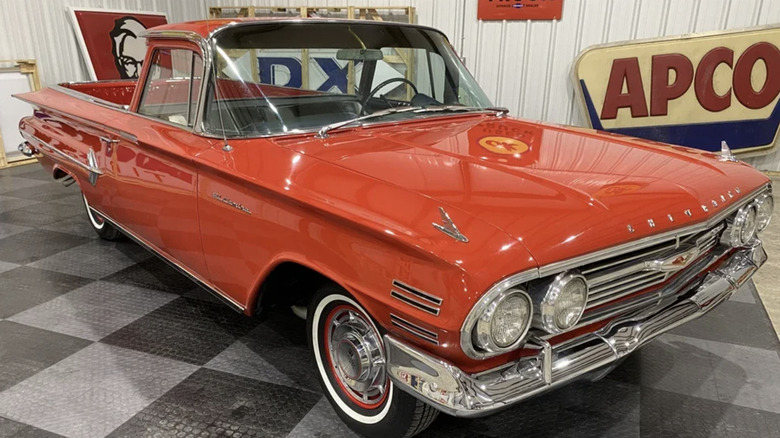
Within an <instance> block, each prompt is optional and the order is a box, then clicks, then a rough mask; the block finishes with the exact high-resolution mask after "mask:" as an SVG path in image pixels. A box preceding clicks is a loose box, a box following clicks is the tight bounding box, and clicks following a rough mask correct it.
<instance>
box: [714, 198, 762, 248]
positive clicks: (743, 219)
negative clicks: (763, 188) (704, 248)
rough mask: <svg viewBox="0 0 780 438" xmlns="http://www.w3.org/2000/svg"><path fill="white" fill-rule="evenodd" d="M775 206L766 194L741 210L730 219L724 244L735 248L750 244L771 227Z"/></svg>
mask: <svg viewBox="0 0 780 438" xmlns="http://www.w3.org/2000/svg"><path fill="white" fill-rule="evenodd" d="M774 206H775V201H774V198H773V197H772V195H771V194H769V193H765V194H763V195H761V196H759V197H758V198H756V199H755V201H753V202H751V203H750V204H747V205H745V206H743V207H742V208H740V209H739V210H738V211H737V214H736V215H734V217H733V218H731V219H729V222H728V226H727V227H726V231H725V232H724V233H723V237H722V241H723V243H726V244H728V245H731V246H734V247H738V246H745V245H748V244H750V242H752V241H753V240H754V239H755V238H756V235H757V234H758V233H759V232H761V231H763V230H765V229H766V227H767V226H768V225H769V222H770V221H771V220H772V210H774Z"/></svg>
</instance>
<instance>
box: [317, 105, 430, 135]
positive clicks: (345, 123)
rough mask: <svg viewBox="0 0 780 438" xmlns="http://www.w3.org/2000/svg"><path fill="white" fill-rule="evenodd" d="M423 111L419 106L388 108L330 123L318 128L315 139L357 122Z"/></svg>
mask: <svg viewBox="0 0 780 438" xmlns="http://www.w3.org/2000/svg"><path fill="white" fill-rule="evenodd" d="M421 109H423V108H422V107H419V106H405V107H402V108H388V109H386V110H382V111H377V112H375V113H371V114H367V115H365V116H360V117H355V118H354V119H349V120H344V121H342V122H336V123H331V124H330V125H325V126H323V127H322V128H320V130H319V131H317V138H328V132H330V131H332V130H334V129H338V128H343V127H345V126H349V125H352V124H354V123H357V122H362V121H363V120H369V119H375V118H377V117H382V116H386V115H389V114H398V113H408V112H412V111H417V110H421Z"/></svg>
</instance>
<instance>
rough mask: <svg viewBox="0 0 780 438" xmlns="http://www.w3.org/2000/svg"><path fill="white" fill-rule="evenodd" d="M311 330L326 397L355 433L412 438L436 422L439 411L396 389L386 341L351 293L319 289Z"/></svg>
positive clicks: (310, 313) (313, 304)
mask: <svg viewBox="0 0 780 438" xmlns="http://www.w3.org/2000/svg"><path fill="white" fill-rule="evenodd" d="M307 327H308V337H309V347H310V348H311V350H312V353H313V354H314V361H315V363H316V365H317V371H318V376H319V379H320V384H321V386H322V389H323V391H324V392H325V396H326V397H328V400H329V401H330V403H331V405H333V408H334V409H335V410H336V413H337V414H338V415H339V417H341V419H342V421H344V423H346V424H347V426H349V427H350V428H351V429H352V430H354V431H355V432H357V433H359V434H361V435H365V436H370V437H374V436H381V437H383V438H395V437H398V438H401V437H411V436H414V435H415V434H417V433H419V432H421V431H422V430H424V429H425V428H426V427H428V426H429V425H430V424H431V423H432V422H433V420H434V419H436V416H437V415H438V413H439V411H437V410H436V409H434V408H433V407H431V406H429V405H427V404H425V403H423V402H421V401H419V400H417V399H416V398H414V397H412V396H411V395H409V394H407V393H405V392H403V391H398V390H396V389H395V388H394V385H393V383H392V381H391V380H390V378H389V377H388V375H387V372H386V370H385V364H386V360H385V348H384V343H383V341H382V336H381V335H380V332H379V330H378V329H377V326H376V324H374V322H373V320H372V319H371V317H370V316H368V313H367V312H366V311H365V310H364V309H363V308H362V307H361V306H360V305H359V304H358V303H357V301H355V300H354V299H353V298H352V297H350V296H349V294H347V293H346V291H344V290H343V289H341V288H339V287H337V286H325V287H323V288H322V289H320V290H319V291H318V292H317V294H316V295H315V297H314V298H313V299H312V301H311V303H310V304H309V309H308V312H307Z"/></svg>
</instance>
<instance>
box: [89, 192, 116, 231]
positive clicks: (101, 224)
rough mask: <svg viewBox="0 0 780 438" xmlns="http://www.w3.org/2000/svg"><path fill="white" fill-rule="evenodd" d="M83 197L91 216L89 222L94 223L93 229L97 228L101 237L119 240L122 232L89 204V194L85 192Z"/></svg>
mask: <svg viewBox="0 0 780 438" xmlns="http://www.w3.org/2000/svg"><path fill="white" fill-rule="evenodd" d="M81 198H82V199H83V200H84V208H86V209H87V217H88V218H89V223H90V225H92V229H93V230H95V233H97V235H98V236H100V238H101V239H104V240H117V239H119V238H120V237H122V233H120V232H119V230H117V229H116V228H114V227H113V226H112V225H111V224H109V223H108V222H106V220H105V218H103V216H101V215H100V213H98V212H97V211H95V209H94V208H92V207H90V206H89V201H87V196H86V195H84V194H83V193H82V194H81Z"/></svg>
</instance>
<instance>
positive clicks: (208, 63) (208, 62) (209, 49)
mask: <svg viewBox="0 0 780 438" xmlns="http://www.w3.org/2000/svg"><path fill="white" fill-rule="evenodd" d="M312 22H315V23H329V24H356V23H357V24H370V25H372V26H397V27H411V28H415V29H422V30H429V31H434V32H436V33H438V34H440V35H442V37H444V39H445V41H446V42H447V43H449V39H448V38H447V35H446V34H445V33H444V32H442V31H441V30H439V29H435V28H433V27H429V26H424V25H419V24H411V23H396V22H381V21H366V20H346V19H327V18H326V19H320V18H318V19H316V20H313V19H307V18H290V19H280V20H248V21H233V22H230V23H228V24H225V25H223V26H219V27H217V28H215V29H214V30H212V31H211V32H210V33H209V35H208V36H207V37H203V36H202V35H200V34H199V33H197V32H193V31H185V30H154V29H151V30H147V31H146V32H144V33H143V34H142V35H143V36H145V37H146V38H161V39H164V38H169V39H185V40H187V41H190V42H194V43H196V44H198V45H199V46H200V48H201V51H202V55H203V69H204V75H203V79H202V80H201V88H200V93H199V96H200V98H199V100H198V107H197V110H196V111H197V115H196V118H195V123H194V125H193V129H192V132H193V133H195V134H197V135H199V136H201V137H205V138H210V139H215V140H224V139H225V137H224V136H223V135H219V134H217V133H214V132H209V130H207V129H206V126H205V124H204V119H205V112H206V108H205V104H206V93H207V91H208V85H207V84H208V83H209V82H210V81H211V80H212V79H211V74H212V73H213V72H212V64H213V60H214V56H213V54H214V53H216V37H218V36H219V34H220V33H221V32H223V31H225V30H227V29H233V28H236V27H247V26H269V25H275V24H279V23H282V24H306V23H312ZM494 113H495V110H487V109H486V110H485V111H482V112H476V111H475V112H471V113H461V114H435V115H431V116H430V118H431V119H434V118H436V119H439V118H444V117H453V116H464V115H469V114H472V115H473V114H494ZM136 114H137V113H136ZM139 115H140V114H139ZM150 119H151V118H150ZM427 119H428V117H426V119H423V120H427ZM163 123H167V122H165V121H163ZM398 123H399V122H397V121H391V122H375V123H365V124H361V125H359V126H356V128H357V127H360V128H363V127H372V126H379V125H388V126H393V125H396V124H398ZM171 126H177V127H179V128H182V127H181V125H175V124H171ZM319 129H320V128H312V129H306V130H293V131H290V132H285V133H276V134H258V135H236V136H230V137H228V139H229V140H249V139H259V138H286V137H292V136H296V135H307V134H317V132H318V131H319Z"/></svg>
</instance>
